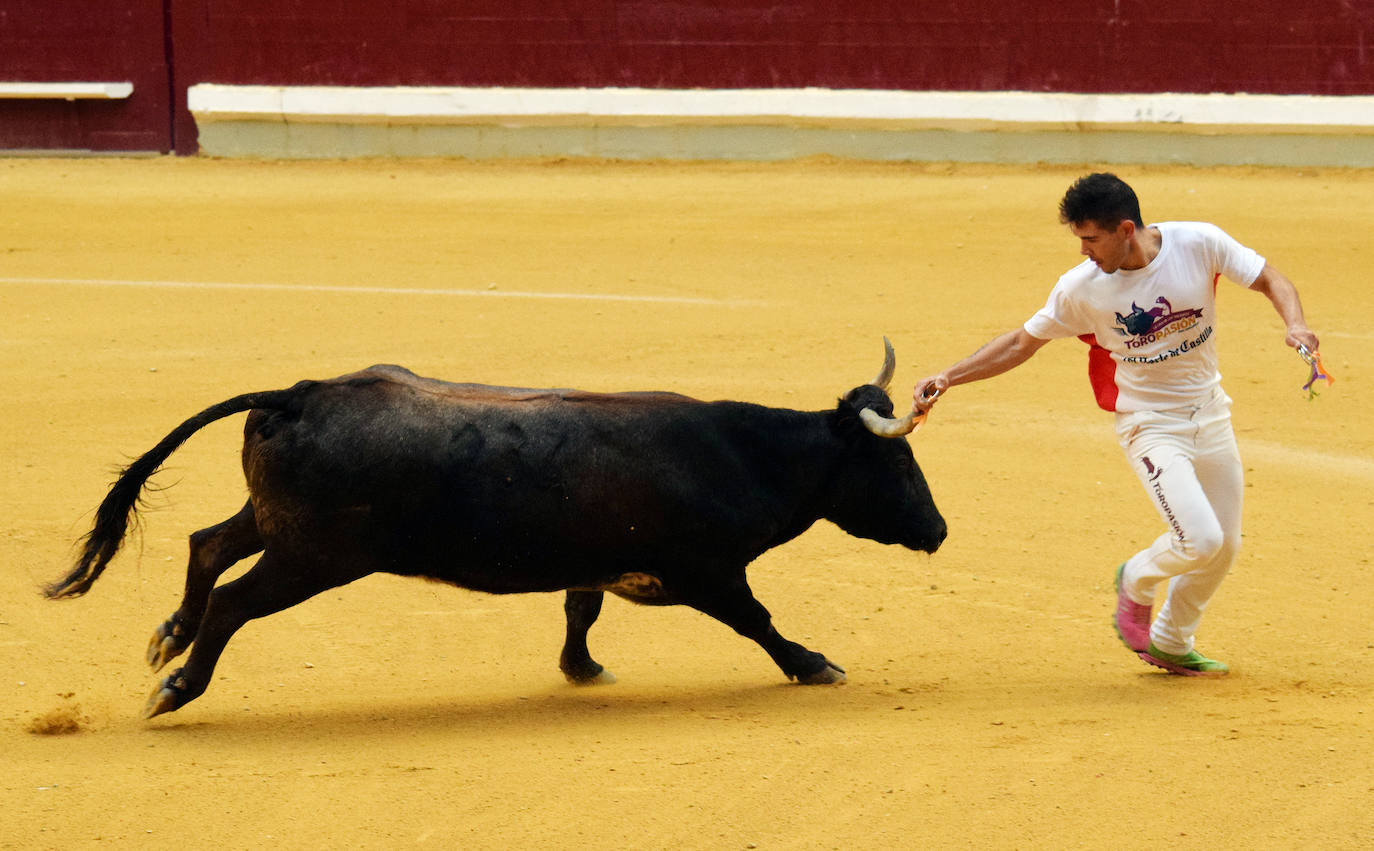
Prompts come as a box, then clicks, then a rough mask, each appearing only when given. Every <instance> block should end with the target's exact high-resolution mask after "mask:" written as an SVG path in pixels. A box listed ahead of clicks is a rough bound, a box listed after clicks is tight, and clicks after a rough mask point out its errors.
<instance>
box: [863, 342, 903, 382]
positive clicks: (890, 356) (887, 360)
mask: <svg viewBox="0 0 1374 851" xmlns="http://www.w3.org/2000/svg"><path fill="white" fill-rule="evenodd" d="M896 371H897V355H896V353H895V352H893V351H892V341H891V340H889V339H887V338H886V337H883V368H882V371H880V372H879V373H878V377H877V378H875V379H873V380H872V381H870V382H868V383H869V384H872V385H874V386H876V387H877V388H878V389H879V390H881V391H883V392H884V393H886V392H887V385H889V384H891V383H892V374H893V373H895V372H896Z"/></svg>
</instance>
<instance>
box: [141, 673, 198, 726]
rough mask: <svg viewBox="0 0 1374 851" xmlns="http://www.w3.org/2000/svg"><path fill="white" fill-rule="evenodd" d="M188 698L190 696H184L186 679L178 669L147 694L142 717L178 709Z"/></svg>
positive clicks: (145, 718) (150, 716) (145, 717)
mask: <svg viewBox="0 0 1374 851" xmlns="http://www.w3.org/2000/svg"><path fill="white" fill-rule="evenodd" d="M188 700H190V698H188V697H187V696H186V679H185V678H184V677H182V676H181V671H180V670H179V669H178V670H177V671H176V672H175V673H173V674H172V675H171V676H170V677H168V678H167V679H165V680H163V681H162V682H161V683H159V684H158V687H157V688H155V689H153V693H152V694H150V695H148V702H147V703H146V704H144V706H143V718H144V720H147V719H149V718H156V717H157V716H159V715H161V714H162V713H164V712H171V711H172V710H174V709H180V708H181V707H182V706H183V705H184V704H185V703H186V702H187V701H188Z"/></svg>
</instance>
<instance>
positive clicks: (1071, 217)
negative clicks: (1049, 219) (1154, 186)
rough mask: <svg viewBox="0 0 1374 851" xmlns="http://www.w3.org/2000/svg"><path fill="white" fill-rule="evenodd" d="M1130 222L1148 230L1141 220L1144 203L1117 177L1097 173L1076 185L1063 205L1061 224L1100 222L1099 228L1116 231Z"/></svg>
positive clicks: (1081, 178)
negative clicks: (1141, 207) (1141, 208)
mask: <svg viewBox="0 0 1374 851" xmlns="http://www.w3.org/2000/svg"><path fill="white" fill-rule="evenodd" d="M1127 219H1129V220H1131V221H1133V222H1135V224H1136V227H1142V228H1143V227H1145V222H1143V221H1141V219H1140V201H1139V200H1138V199H1137V198H1136V197H1135V190H1134V189H1132V188H1131V187H1129V186H1127V185H1126V181H1124V180H1122V179H1121V178H1119V177H1117V176H1116V175H1114V174H1110V173H1107V172H1096V173H1094V174H1088V175H1084V176H1083V177H1080V178H1078V179H1077V180H1075V181H1074V182H1073V186H1070V187H1069V191H1068V192H1065V193H1064V200H1062V201H1060V202H1059V221H1060V222H1061V223H1063V224H1066V225H1068V224H1074V225H1082V224H1084V223H1085V222H1097V224H1098V226H1099V227H1102V228H1105V229H1107V230H1115V229H1116V227H1117V225H1120V224H1121V223H1122V222H1124V221H1126V220H1127Z"/></svg>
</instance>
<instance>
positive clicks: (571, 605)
mask: <svg viewBox="0 0 1374 851" xmlns="http://www.w3.org/2000/svg"><path fill="white" fill-rule="evenodd" d="M605 596H606V595H605V594H604V593H602V592H601V591H569V592H568V593H567V597H566V598H565V599H564V601H563V613H564V614H565V615H566V616H567V619H568V634H567V638H566V639H564V641H563V652H562V654H560V655H559V657H558V667H559V669H560V670H562V671H563V676H565V677H567V678H568V682H570V683H575V684H577V685H606V684H609V683H613V682H615V674H612V673H611V672H610V671H608V670H606V669H605V668H603V667H602V666H601V665H599V664H598V663H597V662H596V660H595V659H593V658H592V656H591V653H590V652H589V651H588V650H587V631H588V630H589V629H591V628H592V624H594V623H596V619H597V617H598V616H599V615H600V614H601V603H602V600H603V599H604V598H605Z"/></svg>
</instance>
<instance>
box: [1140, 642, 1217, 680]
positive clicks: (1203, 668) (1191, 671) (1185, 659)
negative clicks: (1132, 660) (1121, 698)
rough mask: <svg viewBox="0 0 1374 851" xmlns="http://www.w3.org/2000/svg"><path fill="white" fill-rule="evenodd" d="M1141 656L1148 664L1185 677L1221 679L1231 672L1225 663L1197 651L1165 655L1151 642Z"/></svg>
mask: <svg viewBox="0 0 1374 851" xmlns="http://www.w3.org/2000/svg"><path fill="white" fill-rule="evenodd" d="M1139 655H1140V658H1141V659H1144V660H1145V662H1146V663H1147V664H1150V665H1154V666H1155V667H1156V668H1163V669H1164V670H1166V671H1168V672H1169V673H1171V674H1180V675H1182V676H1185V677H1220V676H1223V675H1225V674H1226V673H1228V672H1229V671H1230V670H1231V669H1230V668H1229V667H1227V665H1226V663H1225V662H1218V661H1217V660H1215V659H1208V658H1207V657H1206V656H1203V655H1202V654H1201V653H1199V652H1197V651H1196V650H1189V651H1188V652H1187V653H1184V654H1182V655H1178V654H1174V653H1165V652H1164V651H1163V650H1160V649H1159V648H1158V647H1156V646H1155V645H1154V642H1153V641H1152V642H1150V649H1148V650H1145V651H1142V652H1141V653H1140V654H1139Z"/></svg>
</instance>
